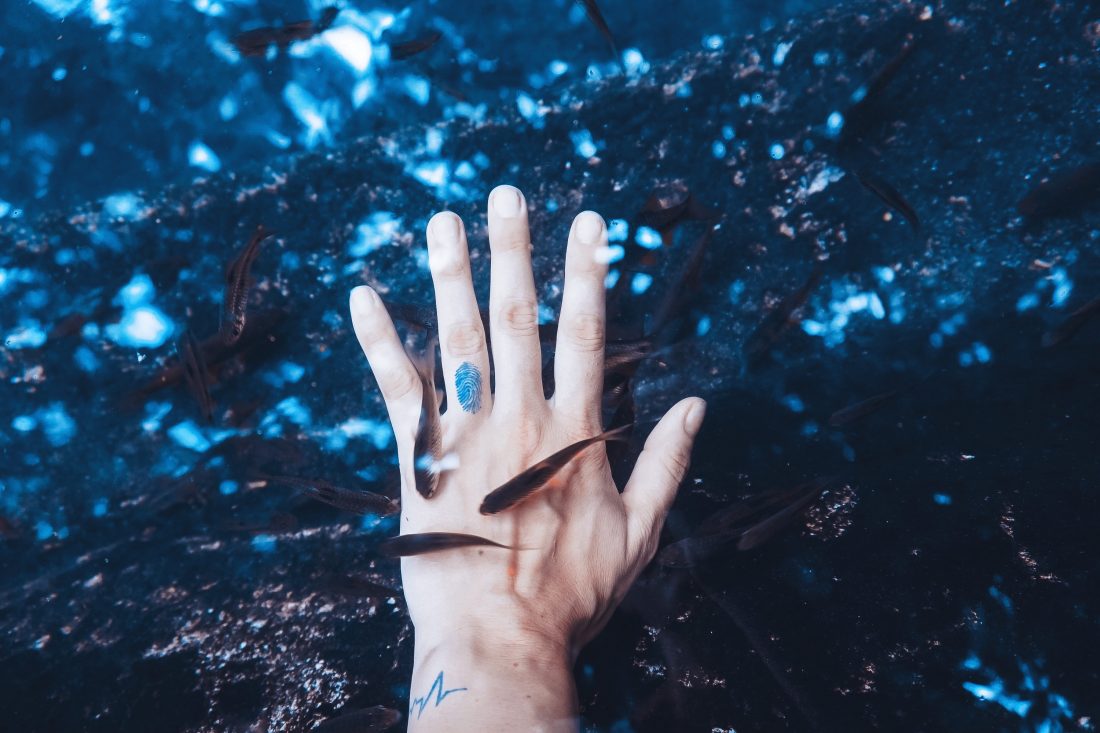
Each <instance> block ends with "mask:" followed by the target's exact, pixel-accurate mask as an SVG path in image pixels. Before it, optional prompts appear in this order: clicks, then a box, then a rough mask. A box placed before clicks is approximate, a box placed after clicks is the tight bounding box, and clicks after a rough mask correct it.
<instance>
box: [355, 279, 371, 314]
mask: <svg viewBox="0 0 1100 733" xmlns="http://www.w3.org/2000/svg"><path fill="white" fill-rule="evenodd" d="M377 301H378V293H376V292H374V288H372V287H370V286H369V285H360V286H359V287H357V288H353V289H352V291H351V310H352V312H353V313H356V314H363V313H366V312H367V311H369V310H370V309H371V308H372V307H373V306H374V304H375V303H376V302H377Z"/></svg>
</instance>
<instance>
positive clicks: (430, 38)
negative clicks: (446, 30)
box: [390, 31, 443, 61]
mask: <svg viewBox="0 0 1100 733" xmlns="http://www.w3.org/2000/svg"><path fill="white" fill-rule="evenodd" d="M442 37H443V34H442V33H440V32H439V31H432V32H430V33H428V34H426V35H424V36H421V37H420V38H416V39H414V40H412V41H405V42H404V43H395V44H393V45H391V46H390V60H391V61H403V60H404V59H407V58H409V57H411V56H415V55H417V54H418V53H424V52H425V51H427V50H428V49H429V48H431V47H432V46H434V45H435V44H437V43H439V39H440V38H442Z"/></svg>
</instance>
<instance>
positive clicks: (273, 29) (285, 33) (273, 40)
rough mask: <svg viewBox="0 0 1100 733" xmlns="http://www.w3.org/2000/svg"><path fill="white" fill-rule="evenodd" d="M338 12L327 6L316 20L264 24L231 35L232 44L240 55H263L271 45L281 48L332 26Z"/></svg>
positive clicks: (306, 39) (306, 38) (338, 10)
mask: <svg viewBox="0 0 1100 733" xmlns="http://www.w3.org/2000/svg"><path fill="white" fill-rule="evenodd" d="M339 12H340V9H339V8H337V7H335V6H329V7H327V8H325V9H324V10H322V11H321V17H320V19H318V20H317V22H314V21H312V20H299V21H296V22H294V23H288V24H286V25H282V26H265V27H263V28H256V29H254V30H250V31H245V32H244V33H238V34H237V35H236V36H234V37H233V45H234V46H236V47H237V50H238V51H239V52H240V54H241V55H242V56H264V55H266V54H267V49H268V48H269V47H271V46H277V47H279V48H280V49H283V48H286V47H287V46H289V45H290V44H292V43H294V42H295V41H308V40H309V39H310V38H313V37H314V36H315V35H317V34H318V33H323V32H325V31H326V30H328V29H329V28H330V27H331V26H332V23H333V21H335V20H336V16H337V14H338V13H339Z"/></svg>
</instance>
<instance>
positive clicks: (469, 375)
mask: <svg viewBox="0 0 1100 733" xmlns="http://www.w3.org/2000/svg"><path fill="white" fill-rule="evenodd" d="M455 394H456V395H457V396H458V404H460V405H462V409H463V410H465V411H466V412H477V411H478V410H480V409H481V370H480V369H478V368H477V367H476V366H474V365H473V364H471V363H470V362H468V361H464V362H462V364H460V365H459V367H458V369H455Z"/></svg>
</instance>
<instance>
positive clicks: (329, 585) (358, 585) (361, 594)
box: [322, 574, 401, 600]
mask: <svg viewBox="0 0 1100 733" xmlns="http://www.w3.org/2000/svg"><path fill="white" fill-rule="evenodd" d="M322 588H323V589H324V590H325V591H328V592H329V593H335V594H338V595H342V596H354V597H356V598H370V599H372V600H382V599H387V598H397V599H400V598H401V591H400V590H398V589H396V588H392V587H390V586H388V585H384V584H382V583H377V582H375V581H373V580H370V579H369V578H367V577H365V576H362V575H354V574H353V575H334V576H331V577H329V578H326V579H325V580H324V582H323V583H322Z"/></svg>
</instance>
